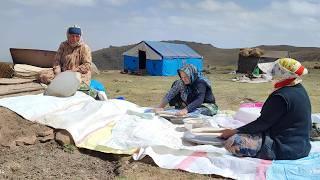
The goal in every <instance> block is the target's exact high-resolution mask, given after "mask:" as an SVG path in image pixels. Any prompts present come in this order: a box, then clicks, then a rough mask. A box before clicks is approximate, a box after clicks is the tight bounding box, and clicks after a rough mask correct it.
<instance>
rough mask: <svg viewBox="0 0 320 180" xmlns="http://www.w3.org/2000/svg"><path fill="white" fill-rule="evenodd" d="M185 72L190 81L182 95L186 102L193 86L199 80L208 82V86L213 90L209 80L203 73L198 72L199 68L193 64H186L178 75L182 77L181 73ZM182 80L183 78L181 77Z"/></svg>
mask: <svg viewBox="0 0 320 180" xmlns="http://www.w3.org/2000/svg"><path fill="white" fill-rule="evenodd" d="M181 71H183V72H184V73H186V75H187V76H188V78H189V80H190V84H188V85H185V88H184V92H183V94H181V98H182V99H183V100H184V101H186V99H187V97H188V95H189V93H190V92H191V87H190V86H192V84H193V83H194V82H195V81H196V80H197V79H202V80H203V81H204V82H206V84H207V86H208V87H209V88H211V82H210V80H209V79H208V78H206V77H204V76H203V75H202V73H201V72H198V70H197V68H196V67H195V66H194V65H193V64H186V65H184V66H183V67H182V68H180V69H179V70H178V74H179V76H180V72H181ZM180 78H181V76H180Z"/></svg>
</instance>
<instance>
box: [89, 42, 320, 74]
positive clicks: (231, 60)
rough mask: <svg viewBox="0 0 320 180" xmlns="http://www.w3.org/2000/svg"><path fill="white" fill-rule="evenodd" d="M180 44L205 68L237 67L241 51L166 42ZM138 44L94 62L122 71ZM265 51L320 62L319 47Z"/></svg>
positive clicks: (106, 52) (100, 54)
mask: <svg viewBox="0 0 320 180" xmlns="http://www.w3.org/2000/svg"><path fill="white" fill-rule="evenodd" d="M166 42H172V43H178V44H186V45H188V46H190V47H191V48H192V49H194V50H195V51H196V52H198V53H199V54H200V55H202V56H203V57H204V64H205V67H214V66H229V65H234V66H235V65H237V62H238V53H239V49H222V48H217V47H214V46H213V45H211V44H203V43H197V42H188V41H178V40H175V41H166ZM135 45H136V44H133V45H127V46H120V47H116V46H110V47H109V48H104V49H100V50H97V51H94V52H93V53H92V54H93V55H92V56H93V62H94V63H95V64H96V65H97V67H98V68H99V69H102V70H109V69H119V70H120V69H122V67H123V57H122V53H123V52H125V51H127V50H128V49H130V48H132V47H133V46H135ZM257 47H258V48H261V49H264V50H279V51H289V55H290V57H293V58H295V59H297V60H300V61H320V48H317V47H295V46H288V45H274V46H265V45H262V46H257Z"/></svg>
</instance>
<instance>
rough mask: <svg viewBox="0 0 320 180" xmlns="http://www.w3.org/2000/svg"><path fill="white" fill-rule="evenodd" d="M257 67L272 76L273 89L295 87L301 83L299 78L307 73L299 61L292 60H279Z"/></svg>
mask: <svg viewBox="0 0 320 180" xmlns="http://www.w3.org/2000/svg"><path fill="white" fill-rule="evenodd" d="M258 67H259V68H260V69H261V70H262V71H263V72H265V73H267V74H269V75H271V76H272V79H273V81H274V82H275V84H274V88H275V89H279V88H282V87H284V86H293V85H296V84H298V83H300V82H301V81H302V79H301V76H303V75H305V74H307V73H308V70H307V69H306V68H305V67H304V66H302V65H301V63H300V62H299V61H297V60H295V59H292V58H281V59H278V60H276V61H275V62H273V63H261V64H258Z"/></svg>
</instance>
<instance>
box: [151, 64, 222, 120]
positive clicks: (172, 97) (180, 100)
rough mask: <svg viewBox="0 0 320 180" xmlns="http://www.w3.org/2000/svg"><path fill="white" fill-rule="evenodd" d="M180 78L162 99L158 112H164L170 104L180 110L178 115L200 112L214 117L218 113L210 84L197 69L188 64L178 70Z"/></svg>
mask: <svg viewBox="0 0 320 180" xmlns="http://www.w3.org/2000/svg"><path fill="white" fill-rule="evenodd" d="M178 74H179V76H180V79H179V80H176V81H175V82H174V83H173V84H172V87H171V89H170V90H169V92H168V93H167V94H166V95H165V97H164V98H163V99H162V101H161V103H160V105H159V106H158V109H157V110H156V111H160V110H163V108H164V107H165V106H166V105H167V104H169V105H170V106H175V108H177V109H180V110H179V111H178V112H177V114H176V115H180V116H183V115H186V114H187V113H189V112H193V111H195V110H199V111H200V113H201V114H204V115H208V116H213V115H215V114H216V113H217V111H218V106H217V105H216V104H215V98H214V96H213V93H212V88H211V85H210V82H209V80H208V79H207V78H205V77H203V76H202V75H201V74H200V73H198V71H197V69H196V67H195V66H194V65H192V64H187V65H185V66H183V67H182V68H181V69H179V70H178Z"/></svg>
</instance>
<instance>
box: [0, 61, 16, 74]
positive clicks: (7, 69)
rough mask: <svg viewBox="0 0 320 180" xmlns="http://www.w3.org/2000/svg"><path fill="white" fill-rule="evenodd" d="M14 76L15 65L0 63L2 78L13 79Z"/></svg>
mask: <svg viewBox="0 0 320 180" xmlns="http://www.w3.org/2000/svg"><path fill="white" fill-rule="evenodd" d="M13 75H14V69H13V64H11V63H5V62H0V78H12V77H13Z"/></svg>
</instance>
